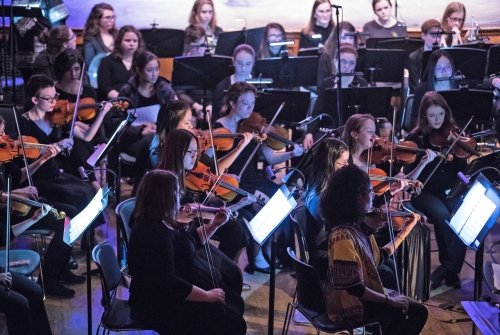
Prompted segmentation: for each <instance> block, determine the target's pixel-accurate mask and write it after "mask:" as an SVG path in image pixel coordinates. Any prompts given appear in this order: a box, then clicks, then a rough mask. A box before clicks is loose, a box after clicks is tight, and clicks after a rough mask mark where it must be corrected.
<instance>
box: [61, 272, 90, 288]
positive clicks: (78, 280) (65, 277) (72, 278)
mask: <svg viewBox="0 0 500 335" xmlns="http://www.w3.org/2000/svg"><path fill="white" fill-rule="evenodd" d="M59 279H60V280H61V281H62V282H63V283H64V284H70V285H71V284H83V283H85V280H86V279H87V278H85V277H84V276H78V275H75V274H74V273H73V272H71V271H70V270H66V271H64V272H63V274H62V275H61V277H60V278H59Z"/></svg>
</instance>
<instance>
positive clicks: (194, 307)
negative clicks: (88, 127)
mask: <svg viewBox="0 0 500 335" xmlns="http://www.w3.org/2000/svg"><path fill="white" fill-rule="evenodd" d="M178 181H179V179H178V177H177V176H176V175H175V173H173V172H170V171H164V170H153V171H150V172H148V173H147V174H146V175H145V176H144V178H143V180H142V181H141V184H140V185H139V190H138V194H137V200H136V201H137V202H136V207H135V210H134V213H133V218H134V227H133V230H132V234H131V236H130V247H129V250H128V255H127V257H128V265H129V270H130V274H131V275H132V282H131V285H130V298H129V304H130V307H131V318H132V319H134V320H137V321H139V322H140V323H141V324H144V325H146V326H148V327H151V328H152V329H154V330H155V331H157V332H158V333H160V334H199V333H204V334H211V335H216V334H227V335H233V334H234V335H243V334H245V332H246V323H245V320H244V319H243V301H242V300H241V298H239V297H238V298H239V301H235V299H234V298H235V296H234V295H233V294H232V292H231V288H229V287H227V286H225V285H224V282H223V281H221V280H220V277H221V276H220V273H219V271H218V269H212V270H213V271H214V272H213V275H214V276H215V277H216V278H217V281H218V282H216V283H212V281H211V280H210V277H211V272H210V271H209V270H208V267H207V265H206V264H205V263H206V262H205V261H204V260H203V259H202V258H200V257H199V256H198V253H197V250H198V249H200V248H202V246H203V245H204V244H206V243H208V240H207V238H210V236H211V235H212V234H213V233H214V232H215V231H216V230H217V229H218V228H220V227H221V226H223V225H224V224H225V223H226V222H227V221H228V218H229V214H228V211H227V209H224V208H221V209H220V211H219V213H217V214H216V216H215V218H214V219H213V220H212V222H211V223H210V224H207V225H205V230H206V236H204V235H203V234H202V232H201V228H198V229H197V230H192V231H189V232H188V231H186V230H185V229H183V228H184V227H183V226H182V225H179V224H178V223H177V222H176V220H175V218H176V216H177V214H178V213H179V206H180V204H179V198H180V192H181V191H180V188H179V182H178Z"/></svg>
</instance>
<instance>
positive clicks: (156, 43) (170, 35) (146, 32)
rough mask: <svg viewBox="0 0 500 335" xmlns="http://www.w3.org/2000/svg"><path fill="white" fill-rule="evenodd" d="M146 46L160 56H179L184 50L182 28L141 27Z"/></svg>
mask: <svg viewBox="0 0 500 335" xmlns="http://www.w3.org/2000/svg"><path fill="white" fill-rule="evenodd" d="M140 32H141V34H142V38H143V39H144V43H145V44H146V48H147V49H148V50H149V51H151V52H152V53H154V54H155V55H156V56H158V57H160V58H168V57H177V56H181V55H182V52H183V51H184V30H179V29H157V28H153V29H141V30H140Z"/></svg>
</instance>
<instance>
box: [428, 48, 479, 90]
mask: <svg viewBox="0 0 500 335" xmlns="http://www.w3.org/2000/svg"><path fill="white" fill-rule="evenodd" d="M441 50H443V51H446V52H447V53H449V54H450V56H451V58H452V59H453V63H455V69H457V70H460V72H462V74H463V75H464V76H465V79H466V80H477V81H480V82H482V81H483V79H484V74H485V70H486V55H487V53H486V50H482V49H473V48H441ZM431 53H432V51H424V55H423V58H422V69H425V68H426V67H427V63H428V62H429V57H430V55H431ZM425 72H426V71H422V74H421V75H422V77H421V78H420V79H422V81H425V80H426V78H423V76H424V73H425Z"/></svg>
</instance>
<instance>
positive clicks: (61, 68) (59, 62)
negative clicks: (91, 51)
mask: <svg viewBox="0 0 500 335" xmlns="http://www.w3.org/2000/svg"><path fill="white" fill-rule="evenodd" d="M76 63H78V64H80V68H83V59H82V57H80V54H79V53H78V51H76V50H73V49H66V50H64V51H63V52H61V53H60V54H59V55H58V56H57V57H56V60H55V61H54V72H55V76H56V79H57V80H58V81H61V80H62V77H63V76H64V73H66V71H68V70H69V69H71V67H72V66H73V64H76Z"/></svg>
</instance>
